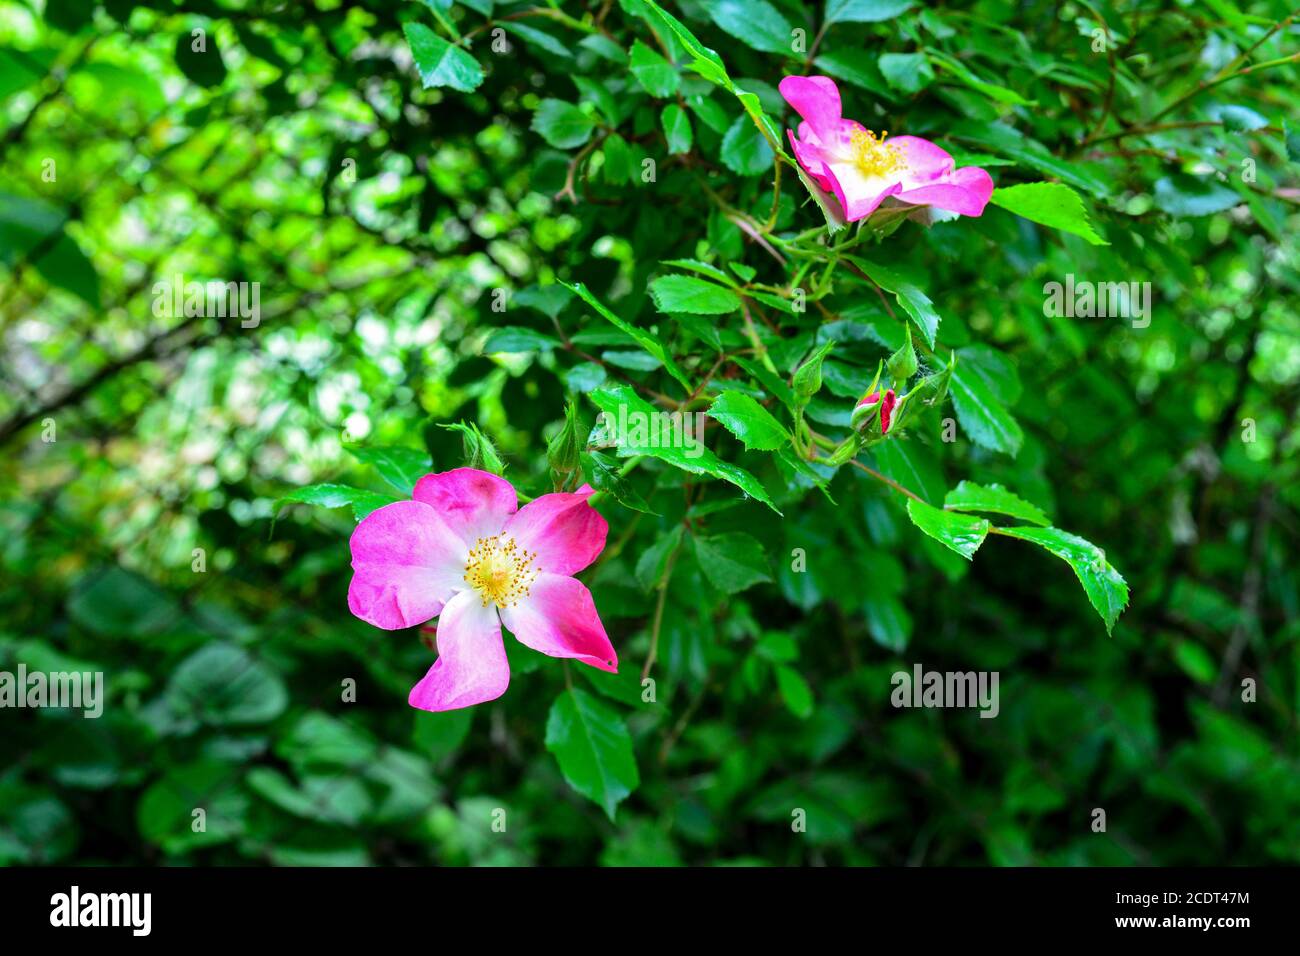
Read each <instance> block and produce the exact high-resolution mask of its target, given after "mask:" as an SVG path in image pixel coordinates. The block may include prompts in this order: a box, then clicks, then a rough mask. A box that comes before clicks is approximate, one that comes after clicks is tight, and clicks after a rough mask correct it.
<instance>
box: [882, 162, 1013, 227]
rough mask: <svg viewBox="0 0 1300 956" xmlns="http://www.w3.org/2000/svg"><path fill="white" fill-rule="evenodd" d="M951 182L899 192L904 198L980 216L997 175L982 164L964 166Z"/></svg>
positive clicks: (921, 204)
mask: <svg viewBox="0 0 1300 956" xmlns="http://www.w3.org/2000/svg"><path fill="white" fill-rule="evenodd" d="M948 179H949V181H948V182H943V183H935V184H933V185H930V186H921V187H919V188H917V189H907V190H904V191H903V192H900V193H899V194H898V198H899V199H900V200H901V201H903V202H908V203H913V204H915V205H920V206H935V207H937V208H939V209H947V210H950V211H952V212H955V213H960V214H961V215H963V216H979V215H982V214H983V212H984V207H985V206H986V205H988V201H989V197H990V196H992V195H993V177H991V176H990V175H989V174H988V173H987V172H986V171H985V170H983V169H980V168H979V167H978V166H963V167H962V168H961V169H958V170H956V171H955V172H954V173H953V174H952V175H951V176H950V177H948Z"/></svg>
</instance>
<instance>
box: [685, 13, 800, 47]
mask: <svg viewBox="0 0 1300 956" xmlns="http://www.w3.org/2000/svg"><path fill="white" fill-rule="evenodd" d="M703 4H704V9H705V11H706V12H707V13H708V15H709V19H711V20H712V21H713V22H714V23H716V24H717V25H718V27H719V28H720V29H721V30H722V31H723V32H724V33H726V34H727V35H728V36H730V37H734V38H735V39H737V40H739V41H740V42H741V43H743V44H745V45H746V46H748V47H750V48H751V49H754V50H762V51H763V52H764V53H784V54H786V55H787V56H788V55H790V54H791V53H792V49H791V44H792V40H791V27H790V22H789V21H788V20H786V18H785V17H783V16H782V15H781V14H780V12H779V11H778V10H777V9H776V7H774V6H772V4H770V3H768V2H767V0H703Z"/></svg>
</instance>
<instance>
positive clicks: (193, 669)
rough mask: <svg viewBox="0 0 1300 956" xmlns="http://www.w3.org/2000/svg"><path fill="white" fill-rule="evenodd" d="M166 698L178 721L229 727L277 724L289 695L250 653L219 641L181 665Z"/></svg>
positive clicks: (194, 654)
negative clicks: (275, 722)
mask: <svg viewBox="0 0 1300 956" xmlns="http://www.w3.org/2000/svg"><path fill="white" fill-rule="evenodd" d="M164 699H165V700H166V702H167V706H168V708H169V709H170V711H171V712H172V713H173V714H174V715H176V716H177V717H180V718H182V719H190V720H196V721H198V722H199V723H201V724H208V725H211V726H214V727H227V726H237V725H243V724H264V723H266V722H267V721H270V720H274V719H275V718H276V717H279V716H280V714H281V713H283V712H284V709H285V707H286V706H288V703H289V694H288V692H287V691H286V690H285V688H284V682H283V681H282V680H280V677H279V675H277V674H276V673H275V671H273V670H271V669H270V668H269V667H268V666H267V665H266V664H263V663H262V662H261V661H260V660H258V659H256V658H254V657H253V656H252V655H251V654H250V653H249V652H248V651H246V650H244V649H243V648H242V647H239V646H237V645H235V644H229V643H225V642H215V643H212V644H208V645H207V646H205V647H202V648H200V649H199V650H197V651H195V652H194V653H193V654H191V655H190V656H189V657H187V658H185V660H184V661H182V662H181V664H180V665H179V666H178V667H177V668H176V670H175V672H174V673H173V674H172V676H171V680H170V681H169V682H168V684H167V691H166V693H165V695H164Z"/></svg>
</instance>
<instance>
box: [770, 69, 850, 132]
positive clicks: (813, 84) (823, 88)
mask: <svg viewBox="0 0 1300 956" xmlns="http://www.w3.org/2000/svg"><path fill="white" fill-rule="evenodd" d="M778 89H779V90H780V91H781V95H782V96H784V97H785V100H786V102H787V103H789V104H790V105H791V106H793V107H794V111H795V112H796V113H798V114H799V115H800V116H802V117H803V118H804V119H805V120H806V121H807V122H808V125H809V126H811V127H812V130H813V132H814V133H816V134H817V137H818V139H821V140H825V141H829V140H831V139H832V138H833V134H834V131H835V129H836V127H837V126H838V124H839V122H840V117H841V116H842V115H843V114H842V107H841V105H840V90H839V87H837V86H836V85H835V81H834V80H832V79H831V78H830V77H829V76H787V77H786V78H785V79H783V80H782V81H781V83H780V85H779V86H778Z"/></svg>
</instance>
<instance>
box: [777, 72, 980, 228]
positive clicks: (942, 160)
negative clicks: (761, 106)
mask: <svg viewBox="0 0 1300 956" xmlns="http://www.w3.org/2000/svg"><path fill="white" fill-rule="evenodd" d="M780 89H781V95H782V96H784V97H785V99H786V102H788V103H789V104H790V105H791V106H793V107H794V109H795V112H797V113H798V114H799V115H800V116H802V117H803V122H802V123H800V124H799V138H798V139H796V138H795V135H794V133H793V132H792V131H790V130H787V131H786V132H787V133H788V135H789V137H790V145H791V146H792V147H793V148H794V155H795V158H796V159H798V160H799V165H800V166H802V167H803V168H804V171H805V172H807V173H808V175H809V176H811V177H812V179H813V180H815V181H816V183H817V185H819V186H821V187H822V189H825V190H826V191H827V192H833V193H834V194H835V198H837V199H838V200H839V202H840V206H841V207H843V209H844V217H845V219H847V220H848V221H849V222H855V221H857V220H859V219H862V218H864V217H865V216H869V215H871V214H872V213H873V212H875V211H876V207H877V206H879V205H880V204H881V203H882V202H884V200H885V199H886V198H887V197H889V196H893V197H894V198H895V199H897V200H899V201H901V202H905V203H911V204H912V205H916V206H935V207H937V208H939V209H947V210H949V211H951V212H956V213H960V214H961V215H963V216H978V215H981V214H982V213H983V212H984V206H985V204H987V203H988V201H989V197H990V196H991V195H993V179H992V178H991V177H990V176H989V174H988V173H987V172H985V171H984V170H983V169H980V168H979V167H978V166H963V167H962V168H961V169H954V168H953V159H952V157H951V156H949V155H948V154H947V153H946V152H944V151H943V150H942V149H940V148H939V147H938V146H936V145H934V143H931V142H930V141H929V140H925V139H921V138H920V137H919V136H895V137H894V138H893V139H890V140H889V141H888V142H886V137H888V135H889V134H888V133H884V132H882V133H881V134H880V137H879V138H877V137H876V134H875V133H873V132H872V131H871V130H869V129H867V128H866V127H864V126H863V125H862V124H861V123H858V122H855V121H854V120H846V119H844V118H843V117H842V116H841V115H840V114H841V108H840V91H839V88H838V87H837V86H836V85H835V81H834V80H832V79H831V78H830V77H828V76H787V77H786V78H785V79H783V80H782V81H781V86H780Z"/></svg>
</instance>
